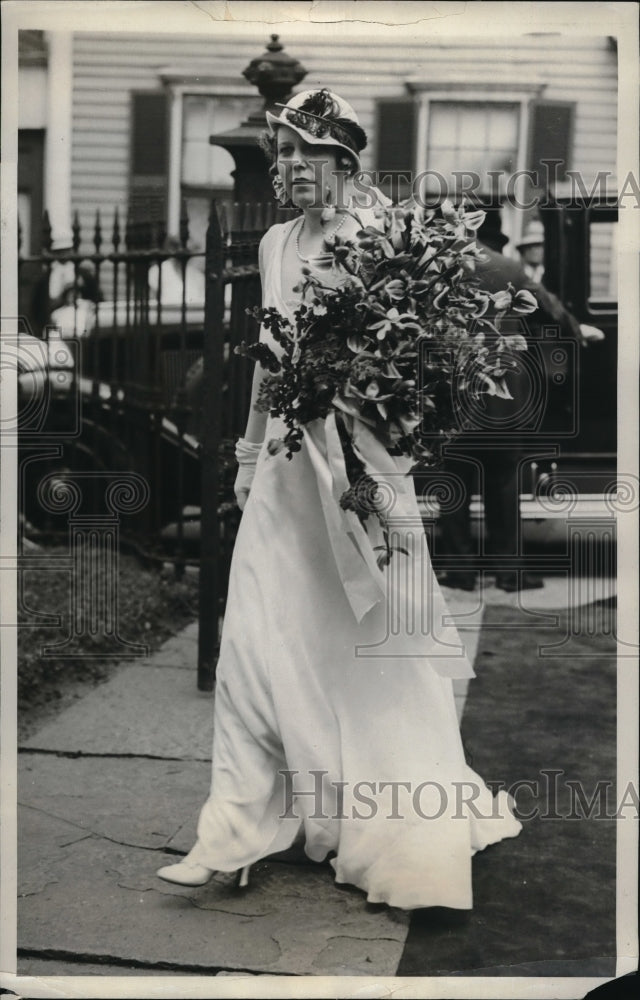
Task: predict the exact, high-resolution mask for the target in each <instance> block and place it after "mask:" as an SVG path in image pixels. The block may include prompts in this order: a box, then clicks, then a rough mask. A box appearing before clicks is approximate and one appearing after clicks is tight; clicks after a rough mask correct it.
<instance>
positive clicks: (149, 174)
mask: <svg viewBox="0 0 640 1000" xmlns="http://www.w3.org/2000/svg"><path fill="white" fill-rule="evenodd" d="M168 174H169V101H168V97H167V94H166V93H164V92H163V91H153V92H146V93H145V92H139V93H136V92H134V93H132V94H131V172H130V183H129V212H130V219H131V222H132V223H133V225H134V227H135V228H136V231H137V233H138V235H139V236H141V239H142V241H143V242H144V239H143V237H142V235H141V234H143V232H144V231H145V230H149V227H150V225H151V224H152V223H164V221H165V220H166V216H167V197H168Z"/></svg>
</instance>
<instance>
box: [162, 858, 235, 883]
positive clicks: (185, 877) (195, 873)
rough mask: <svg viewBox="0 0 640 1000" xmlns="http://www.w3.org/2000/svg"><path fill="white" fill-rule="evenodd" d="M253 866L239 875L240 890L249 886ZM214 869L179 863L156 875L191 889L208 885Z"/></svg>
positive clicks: (184, 862)
mask: <svg viewBox="0 0 640 1000" xmlns="http://www.w3.org/2000/svg"><path fill="white" fill-rule="evenodd" d="M250 868H251V865H245V867H244V868H242V869H241V870H240V872H239V873H238V888H240V889H244V888H246V886H248V885H249V870H250ZM214 872H215V869H214V868H205V866H204V865H199V864H197V863H196V862H194V861H187V860H184V861H179V862H178V863H177V864H175V865H165V866H164V868H158V870H157V872H156V875H157V876H158V878H161V879H163V880H164V881H165V882H171V883H173V884H174V885H186V886H190V887H194V886H199V885H206V884H207V882H208V881H209V880H210V879H211V876H212V875H213V874H214Z"/></svg>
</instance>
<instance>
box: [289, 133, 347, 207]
mask: <svg viewBox="0 0 640 1000" xmlns="http://www.w3.org/2000/svg"><path fill="white" fill-rule="evenodd" d="M276 141H277V166H278V173H279V174H280V177H281V178H282V183H283V184H284V188H285V191H286V192H287V195H288V196H289V198H290V199H291V201H292V202H293V204H294V205H295V206H296V207H297V208H311V207H317V208H321V207H322V206H324V205H335V204H336V202H337V195H338V191H339V189H340V187H341V180H342V184H343V183H344V175H345V171H344V170H341V171H339V170H338V155H339V150H338V149H335V148H333V147H332V146H318V145H315V144H311V143H308V142H305V140H304V139H303V138H302V136H300V135H298V133H297V132H296V131H294V129H292V128H289V127H288V126H287V125H281V126H280V128H279V129H278V134H277V140H276ZM340 175H341V177H340Z"/></svg>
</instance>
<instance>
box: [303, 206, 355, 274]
mask: <svg viewBox="0 0 640 1000" xmlns="http://www.w3.org/2000/svg"><path fill="white" fill-rule="evenodd" d="M304 221H305V220H304V215H303V216H302V221H301V224H300V226H299V227H298V229H297V231H296V253H297V255H298V258H299V259H300V260H301V261H302V263H303V264H310V263H311V261H312V260H316V261H327V260H329V259H330V257H331V254H329V253H324V254H318V255H317V256H316V257H303V256H302V254H301V253H300V237H301V236H302V230H303V229H304ZM346 221H347V215H346V213H345V214H344V215H343V216H342V218H341V219H340V222H339V223H338V225H337V226H336V228H335V229H334V230H333V232H332V233H329V235H328V236H325V237H324V239H325V240H330V239H332V238H333V237H334V236H335V235H336V234H337V233H338V231H339V230H340V229H342V227H343V226H344V224H345V222H346Z"/></svg>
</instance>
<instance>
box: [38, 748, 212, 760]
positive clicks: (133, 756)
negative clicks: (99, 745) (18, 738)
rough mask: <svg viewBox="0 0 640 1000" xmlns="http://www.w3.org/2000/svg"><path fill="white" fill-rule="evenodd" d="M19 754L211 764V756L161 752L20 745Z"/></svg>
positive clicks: (76, 758) (72, 758) (71, 758)
mask: <svg viewBox="0 0 640 1000" xmlns="http://www.w3.org/2000/svg"><path fill="white" fill-rule="evenodd" d="M18 753H19V754H34V755H35V754H42V755H43V756H51V757H62V758H65V759H69V760H80V759H82V758H86V759H87V760H91V759H93V758H96V757H104V758H105V760H164V761H167V762H169V763H175V764H183V763H184V764H189V763H191V762H194V763H196V764H210V763H211V757H210V756H208V757H164V756H162V755H161V754H153V753H115V752H113V753H112V752H109V753H98V752H97V751H96V752H93V751H91V750H52V749H50V748H48V747H24V746H23V747H18Z"/></svg>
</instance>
